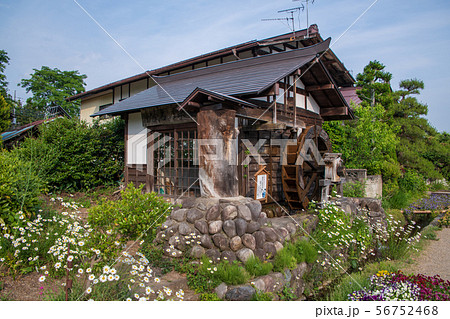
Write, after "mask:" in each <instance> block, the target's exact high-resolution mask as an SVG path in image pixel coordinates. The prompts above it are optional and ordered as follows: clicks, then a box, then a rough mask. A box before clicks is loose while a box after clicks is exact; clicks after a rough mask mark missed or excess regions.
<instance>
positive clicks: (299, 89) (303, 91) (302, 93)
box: [279, 74, 308, 95]
mask: <svg viewBox="0 0 450 319" xmlns="http://www.w3.org/2000/svg"><path fill="white" fill-rule="evenodd" d="M298 75H300V74H298ZM297 83H298V81H297V82H296V84H297ZM279 86H280V88H281V89H283V90H284V89H285V87H286V86H285V85H284V83H279ZM288 87H289V86H288ZM295 89H296V91H297V93H298V94H301V95H308V92H307V91H306V90H304V89H302V88H299V87H298V86H297V87H296V88H295Z"/></svg>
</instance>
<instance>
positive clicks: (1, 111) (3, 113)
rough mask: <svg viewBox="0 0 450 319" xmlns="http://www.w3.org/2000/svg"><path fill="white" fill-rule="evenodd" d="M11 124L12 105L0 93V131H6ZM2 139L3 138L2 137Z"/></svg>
mask: <svg viewBox="0 0 450 319" xmlns="http://www.w3.org/2000/svg"><path fill="white" fill-rule="evenodd" d="M10 125H11V105H10V104H9V103H8V102H6V100H5V98H4V97H3V95H1V94H0V133H2V132H4V131H6V130H7V129H8V128H9V127H10ZM0 139H1V138H0Z"/></svg>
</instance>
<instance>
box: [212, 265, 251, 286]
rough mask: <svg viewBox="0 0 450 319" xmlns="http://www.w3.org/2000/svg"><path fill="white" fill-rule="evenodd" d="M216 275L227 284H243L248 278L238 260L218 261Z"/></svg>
mask: <svg viewBox="0 0 450 319" xmlns="http://www.w3.org/2000/svg"><path fill="white" fill-rule="evenodd" d="M217 275H218V277H219V278H220V280H222V281H223V282H224V283H226V284H229V285H240V284H244V283H246V282H247V281H248V280H249V279H250V275H249V274H248V273H247V271H246V270H245V268H243V267H242V266H241V265H240V264H239V263H238V262H233V263H232V264H229V263H228V262H222V263H220V264H219V265H218V267H217Z"/></svg>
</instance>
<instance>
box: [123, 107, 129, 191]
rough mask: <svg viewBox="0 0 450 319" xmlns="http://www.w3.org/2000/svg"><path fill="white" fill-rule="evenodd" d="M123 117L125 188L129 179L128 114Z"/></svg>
mask: <svg viewBox="0 0 450 319" xmlns="http://www.w3.org/2000/svg"><path fill="white" fill-rule="evenodd" d="M124 117H125V141H124V142H125V147H124V149H125V159H124V162H125V167H124V170H125V174H124V175H125V186H127V185H128V181H129V178H128V114H125V115H124Z"/></svg>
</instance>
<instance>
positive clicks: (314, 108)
mask: <svg viewBox="0 0 450 319" xmlns="http://www.w3.org/2000/svg"><path fill="white" fill-rule="evenodd" d="M307 110H308V111H311V112H314V113H316V114H320V107H319V105H318V104H317V102H316V100H314V99H313V97H312V96H308V108H307Z"/></svg>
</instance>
